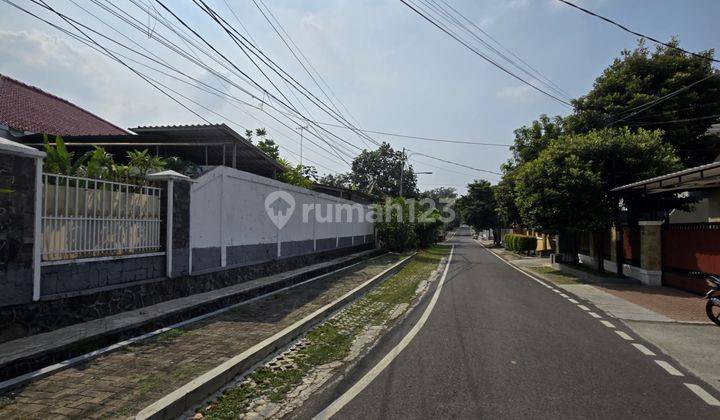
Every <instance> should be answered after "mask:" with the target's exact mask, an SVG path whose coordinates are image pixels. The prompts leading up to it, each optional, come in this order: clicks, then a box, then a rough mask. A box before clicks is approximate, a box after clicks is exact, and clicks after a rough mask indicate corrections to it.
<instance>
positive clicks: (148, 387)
mask: <svg viewBox="0 0 720 420" xmlns="http://www.w3.org/2000/svg"><path fill="white" fill-rule="evenodd" d="M400 258H401V256H400V255H395V254H393V255H383V256H380V257H377V258H374V259H372V260H368V261H364V262H362V263H360V264H358V265H357V266H355V267H353V268H351V269H348V270H346V271H343V272H340V273H337V274H333V275H330V276H327V277H325V278H322V279H319V280H316V281H313V282H311V283H307V284H304V285H302V286H300V287H297V288H294V289H290V290H286V291H283V292H280V293H278V294H275V295H272V296H269V297H266V298H263V299H261V300H258V301H255V302H252V303H248V304H246V305H242V306H239V307H237V308H234V309H232V310H230V311H228V312H225V313H223V314H220V315H217V316H216V317H213V318H209V319H205V320H203V321H200V322H197V323H195V324H192V325H189V326H187V327H186V328H183V329H175V330H170V331H168V332H166V333H163V334H161V335H160V336H157V337H155V338H153V339H150V340H146V341H142V342H138V343H135V344H133V345H130V346H126V347H123V348H121V349H119V350H118V351H115V352H113V353H109V354H106V355H104V356H101V357H99V358H97V359H93V360H91V361H89V362H86V363H84V364H81V365H77V366H74V367H71V368H68V369H65V370H62V371H59V372H57V373H55V374H53V375H51V376H48V377H46V378H43V379H40V380H36V381H33V382H30V383H28V384H27V385H25V386H23V387H21V388H18V389H15V390H13V391H12V392H11V393H9V394H6V395H3V396H0V418H43V419H49V418H131V417H133V416H134V415H135V413H137V412H138V411H140V410H141V409H143V408H144V407H146V406H147V405H149V404H151V403H153V402H154V401H156V400H157V399H159V398H161V397H163V396H164V395H166V394H168V393H170V392H172V391H173V390H175V389H177V388H179V387H180V386H182V385H184V384H185V383H187V382H188V381H189V380H191V379H192V378H195V377H197V376H198V375H200V374H202V373H204V372H206V371H208V370H210V369H212V368H214V367H215V366H217V365H219V364H221V363H222V362H224V361H225V360H228V359H229V358H231V357H233V356H235V355H237V354H239V353H242V352H243V351H244V350H246V349H248V348H250V347H251V346H252V345H254V344H255V343H257V342H260V341H262V340H263V339H265V338H267V337H270V336H272V335H273V334H275V333H277V332H278V331H281V330H283V329H284V328H285V327H287V326H289V325H292V324H293V323H294V322H295V321H297V320H299V319H301V318H303V317H304V316H306V315H308V314H310V313H312V312H314V311H315V310H317V309H318V308H320V307H322V306H324V305H325V304H327V303H329V302H331V301H333V300H335V299H337V298H338V297H340V296H342V295H343V294H345V293H347V292H348V291H349V290H352V289H353V288H355V287H356V286H358V285H359V284H362V283H363V282H365V281H367V280H368V279H370V278H372V277H373V276H375V275H377V274H379V273H381V272H382V271H384V270H385V269H386V268H388V267H390V266H391V265H393V264H394V263H395V262H397V261H399V260H400Z"/></svg>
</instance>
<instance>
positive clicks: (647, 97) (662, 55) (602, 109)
mask: <svg viewBox="0 0 720 420" xmlns="http://www.w3.org/2000/svg"><path fill="white" fill-rule="evenodd" d="M670 44H671V45H673V46H678V44H679V42H678V41H677V40H676V39H673V40H672V41H671V42H670ZM701 55H704V56H707V57H712V56H713V50H709V51H705V52H703V53H701ZM713 74H715V75H718V71H717V70H714V69H713V68H712V66H711V61H710V60H708V59H703V58H701V57H696V56H692V55H689V54H685V53H683V52H681V51H678V50H676V49H673V48H668V47H665V46H659V47H657V48H656V49H655V50H654V51H651V50H650V49H649V48H648V47H647V46H646V45H645V43H644V42H643V41H642V40H641V41H640V42H639V43H638V46H637V48H636V49H635V50H633V51H628V50H626V51H623V52H622V54H621V56H620V57H619V58H616V59H615V61H614V62H613V63H612V64H611V65H610V66H609V67H608V68H606V69H605V71H604V72H603V74H602V75H601V76H600V77H598V78H597V79H596V80H595V84H594V86H593V89H592V90H591V91H590V92H589V93H588V94H587V95H585V96H582V97H580V98H578V99H576V100H574V101H573V106H574V108H575V111H574V113H573V114H572V115H570V116H569V117H568V118H567V119H566V120H565V127H564V129H565V130H567V131H570V132H573V133H587V132H589V131H591V130H594V129H601V128H604V127H606V126H608V125H610V126H612V127H618V126H625V125H627V126H629V127H631V128H632V129H633V130H638V129H639V128H647V129H656V128H662V129H663V130H664V131H665V133H664V136H663V138H662V139H663V141H664V142H667V143H669V144H671V145H673V146H674V147H675V149H676V150H677V152H678V155H679V156H680V159H681V161H682V162H683V164H684V165H686V166H696V165H700V164H703V163H707V162H710V161H712V160H713V159H714V158H715V155H716V154H717V151H716V150H715V149H714V148H715V147H716V146H717V138H716V137H714V136H706V135H705V133H706V131H707V129H708V127H710V125H712V124H713V123H714V122H716V121H717V118H714V119H713V118H707V117H708V116H711V115H717V114H720V101H718V97H720V77H711V76H712V75H713ZM678 90H679V91H678ZM675 91H678V92H677V93H676V94H674V95H672V96H669V97H667V98H665V97H666V96H667V95H668V94H670V93H672V92H675ZM661 98H665V99H663V100H662V101H661V102H658V103H657V104H656V105H655V106H653V107H652V108H650V109H648V110H645V111H643V110H642V108H641V107H642V105H644V104H646V103H648V102H650V101H653V100H659V99H661ZM635 108H637V109H635ZM619 120H620V121H619ZM668 121H672V122H668Z"/></svg>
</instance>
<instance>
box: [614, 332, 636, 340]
mask: <svg viewBox="0 0 720 420" xmlns="http://www.w3.org/2000/svg"><path fill="white" fill-rule="evenodd" d="M615 333H616V334H617V335H619V336H620V337H622V339H623V340H627V341H633V338H632V337H630V336H629V335H628V334H627V333H626V332H625V331H619V330H615Z"/></svg>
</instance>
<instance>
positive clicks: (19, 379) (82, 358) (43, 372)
mask: <svg viewBox="0 0 720 420" xmlns="http://www.w3.org/2000/svg"><path fill="white" fill-rule="evenodd" d="M382 255H385V254H381V255H378V256H375V257H372V258H368V259H366V260H361V261H358V262H356V263H353V264H350V265H348V266H345V267H341V268H338V269H336V270H333V271H330V272H328V273H325V274H321V275H319V276H316V277H313V278H311V279H307V280H305V281H302V282H300V283H297V284H292V285H290V286H287V287H283V288H282V289H278V290H274V291H272V292H269V293H265V294H264V295H260V296H255V297H254V298H251V299H248V300H244V301H242V302H238V303H235V304H233V305H230V306H226V307H224V308H220V309H217V310H215V311H212V312H208V313H206V314H203V315H199V316H196V317H194V318H190V319H186V320H185V321H180V322H178V323H175V324H172V325H168V326H167V327H164V328H160V329H157V330H155V331H151V332H149V333H145V334H142V335H139V336H137V337H132V338H128V339H127V340H123V341H120V342H118V343H115V344H112V345H109V346H107V347H103V348H101V349H97V350H95V351H91V352H89V353H85V354H81V355H79V356H75V357H73V358H70V359H67V360H64V361H62V362H58V363H55V364H53V365H50V366H46V367H44V368H42V369H38V370H35V371H32V372H28V373H26V374H24V375H20V376H16V377H14V378H11V379H8V380H6V381H3V382H0V390H2V389H5V388H8V387H12V386H15V385H18V384H21V383H23V382H27V381H29V380H31V379H35V378H39V377H43V376H47V375H48V374H50V373H52V372H55V371H57V370H61V369H65V368H67V367H69V366H73V365H76V364H78V363H82V362H86V361H88V360H91V359H94V358H96V357H98V356H100V355H102V354H105V353H108V352H111V351H113V350H117V349H119V348H121V347H125V346H127V345H129V344H133V343H135V342H138V341H142V340H146V339H148V338H151V337H154V336H156V335H159V334H162V333H164V332H166V331H169V330H172V329H175V328H180V327H184V326H186V325H188V324H192V323H195V322H198V321H202V320H204V319H207V318H211V317H214V316H216V315H220V314H222V313H223V312H227V311H229V310H231V309H235V308H237V307H239V306H243V305H247V304H250V303H253V302H256V301H258V300H261V299H264V298H267V297H270V296H273V295H275V294H278V293H281V292H285V291H287V290H290V289H294V288H296V287H298V286H302V285H305V284H307V283H311V282H314V281H316V280H319V279H321V278H323V277H327V276H330V275H332V274H336V273H338V272H340V271H343V270H347V269H348V268H352V267H354V266H356V265H358V264H360V263H363V262H367V261H371V260H374V259H376V258H378V257H381V256H382ZM141 309H142V308H141Z"/></svg>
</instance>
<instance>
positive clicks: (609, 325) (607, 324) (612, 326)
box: [600, 319, 615, 328]
mask: <svg viewBox="0 0 720 420" xmlns="http://www.w3.org/2000/svg"><path fill="white" fill-rule="evenodd" d="M600 323H601V324H603V325H604V326H606V327H608V328H615V326H614V325H613V324H612V322H610V321H605V320H604V319H603V320H601V321H600Z"/></svg>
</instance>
